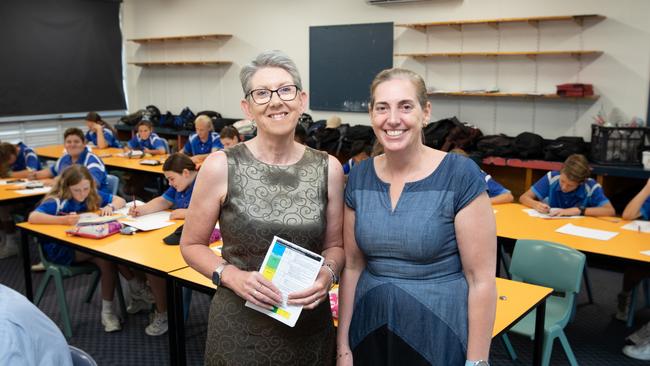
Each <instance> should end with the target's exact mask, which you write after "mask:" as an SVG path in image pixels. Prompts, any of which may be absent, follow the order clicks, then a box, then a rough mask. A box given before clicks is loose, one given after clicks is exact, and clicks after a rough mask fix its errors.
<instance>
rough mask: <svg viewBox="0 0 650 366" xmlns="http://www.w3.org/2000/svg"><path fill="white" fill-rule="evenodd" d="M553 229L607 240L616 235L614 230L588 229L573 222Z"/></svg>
mask: <svg viewBox="0 0 650 366" xmlns="http://www.w3.org/2000/svg"><path fill="white" fill-rule="evenodd" d="M555 231H556V232H558V233H562V234H569V235H575V236H580V237H583V238H589V239H596V240H609V239H611V238H613V237H615V236H616V235H618V233H617V232H615V231H605V230H598V229H590V228H588V227H582V226H577V225H573V224H566V225H564V226H562V227H560V228H558V229H557V230H555Z"/></svg>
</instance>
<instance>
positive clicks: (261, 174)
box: [205, 144, 336, 365]
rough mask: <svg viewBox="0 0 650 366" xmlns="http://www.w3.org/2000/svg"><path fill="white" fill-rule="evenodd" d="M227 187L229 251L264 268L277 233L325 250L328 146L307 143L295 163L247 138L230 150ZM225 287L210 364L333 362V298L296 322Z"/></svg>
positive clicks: (224, 215) (211, 332)
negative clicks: (269, 155) (258, 151)
mask: <svg viewBox="0 0 650 366" xmlns="http://www.w3.org/2000/svg"><path fill="white" fill-rule="evenodd" d="M226 155H227V157H228V194H227V197H226V200H225V202H224V204H223V206H222V208H221V213H220V218H219V222H220V227H221V234H222V236H223V250H222V253H223V257H224V258H225V259H226V260H227V261H228V263H231V264H233V265H235V266H237V267H238V268H239V269H241V270H244V271H257V270H259V267H260V265H261V264H262V261H263V260H264V256H265V254H266V251H267V249H268V247H269V245H270V243H271V240H272V239H273V236H274V235H277V236H279V237H281V238H284V239H287V240H290V241H292V242H294V243H296V244H298V245H301V246H303V247H305V248H308V249H309V250H311V251H314V252H316V253H320V252H321V251H322V245H323V239H324V236H325V226H326V217H325V212H326V209H327V165H328V164H327V162H328V161H327V159H328V157H327V154H326V153H323V152H320V151H317V150H313V149H311V148H306V150H305V153H304V155H303V156H302V158H301V159H300V160H299V161H298V162H297V163H296V164H294V165H287V166H277V165H269V164H265V163H262V162H260V161H258V160H257V159H256V158H255V157H254V156H253V154H252V153H251V151H250V150H249V149H248V147H247V146H246V145H245V144H238V145H236V146H234V147H232V148H230V149H228V150H226ZM244 303H245V301H244V299H242V298H240V297H239V296H237V295H236V294H235V293H234V292H233V291H231V290H230V289H228V288H225V287H220V288H219V289H218V290H217V292H216V294H215V296H214V298H213V299H212V304H211V306H210V319H209V325H208V335H207V341H206V349H205V364H206V365H331V364H333V363H334V354H335V352H336V340H335V330H334V326H333V324H332V314H331V311H330V307H329V302H328V301H323V302H322V303H321V304H320V305H319V306H318V307H317V308H316V309H314V310H303V312H302V314H301V315H300V318H299V319H298V322H297V323H296V325H295V327H293V328H291V327H289V326H287V325H285V324H283V323H280V322H279V321H277V320H274V319H272V318H270V317H268V316H266V315H264V314H261V313H259V312H257V311H255V310H252V309H249V308H247V307H245V306H244Z"/></svg>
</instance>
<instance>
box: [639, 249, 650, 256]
mask: <svg viewBox="0 0 650 366" xmlns="http://www.w3.org/2000/svg"><path fill="white" fill-rule="evenodd" d="M639 253H641V254H643V255H650V250H642V251H640V252H639Z"/></svg>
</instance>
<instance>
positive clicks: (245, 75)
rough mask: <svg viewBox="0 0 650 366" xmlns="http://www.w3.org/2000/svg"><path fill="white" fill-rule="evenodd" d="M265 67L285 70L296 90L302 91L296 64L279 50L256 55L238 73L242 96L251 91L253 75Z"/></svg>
mask: <svg viewBox="0 0 650 366" xmlns="http://www.w3.org/2000/svg"><path fill="white" fill-rule="evenodd" d="M267 67H277V68H280V69H283V70H285V71H286V72H288V73H289V75H291V78H292V79H293V83H294V84H295V85H296V86H297V87H298V90H302V81H301V80H300V73H299V72H298V68H297V67H296V64H295V63H294V62H293V60H291V59H290V58H289V56H287V55H286V54H285V53H284V52H282V51H280V50H272V51H264V52H262V53H260V54H259V55H257V57H255V59H254V60H253V61H252V62H251V63H250V64H248V65H244V67H243V68H242V69H241V72H240V73H239V79H240V80H241V87H242V89H243V90H244V95H247V94H248V93H250V91H251V85H250V83H251V79H252V78H253V75H255V73H256V72H257V71H258V70H260V69H263V68H267Z"/></svg>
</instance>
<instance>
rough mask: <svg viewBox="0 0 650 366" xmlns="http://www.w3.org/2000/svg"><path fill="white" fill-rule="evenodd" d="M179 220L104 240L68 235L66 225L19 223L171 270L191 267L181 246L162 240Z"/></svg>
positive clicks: (71, 241) (122, 256) (147, 264)
mask: <svg viewBox="0 0 650 366" xmlns="http://www.w3.org/2000/svg"><path fill="white" fill-rule="evenodd" d="M183 222H184V221H183V220H175V221H174V225H171V226H167V227H164V228H162V229H158V230H152V231H146V232H143V231H139V232H137V233H135V234H134V235H121V234H115V235H112V236H109V237H107V238H103V239H87V238H82V237H79V236H68V235H67V234H66V233H65V230H67V229H69V228H70V226H66V225H34V224H29V223H27V222H23V223H20V224H18V225H17V226H18V227H20V228H22V229H25V230H28V231H31V232H34V233H38V234H41V235H45V236H48V237H51V238H55V239H58V240H61V241H63V242H66V243H69V244H72V246H75V247H78V248H86V249H90V250H93V251H96V252H98V253H101V254H104V255H106V256H108V257H113V258H117V259H120V260H124V261H127V262H131V263H133V264H136V265H141V266H144V267H148V268H151V269H154V270H157V271H160V272H165V273H166V272H171V271H174V270H177V269H180V268H184V267H187V263H185V260H184V259H183V256H182V255H181V251H180V247H179V246H178V245H166V244H165V243H163V241H162V239H163V238H164V237H165V236H167V235H169V234H171V233H172V232H174V230H176V228H178V227H179V226H180V225H182V224H183Z"/></svg>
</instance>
